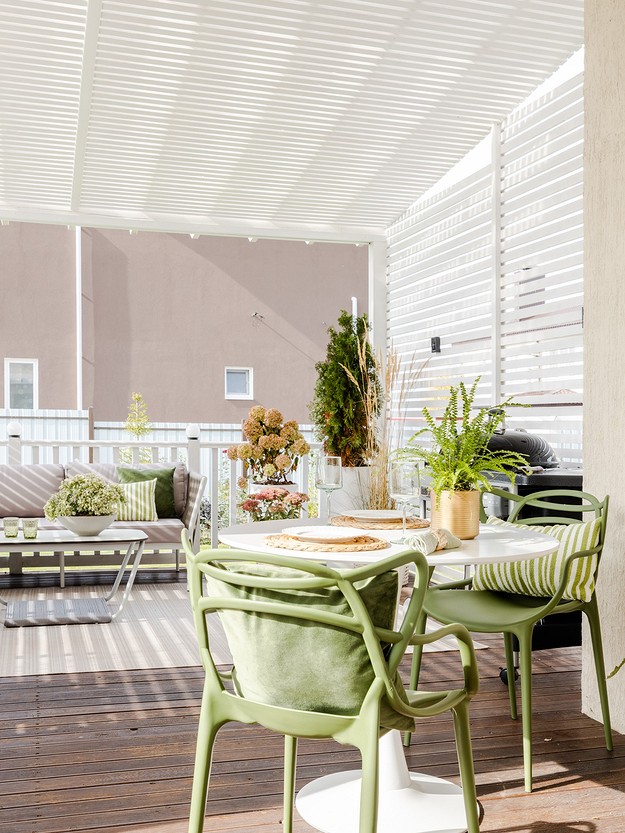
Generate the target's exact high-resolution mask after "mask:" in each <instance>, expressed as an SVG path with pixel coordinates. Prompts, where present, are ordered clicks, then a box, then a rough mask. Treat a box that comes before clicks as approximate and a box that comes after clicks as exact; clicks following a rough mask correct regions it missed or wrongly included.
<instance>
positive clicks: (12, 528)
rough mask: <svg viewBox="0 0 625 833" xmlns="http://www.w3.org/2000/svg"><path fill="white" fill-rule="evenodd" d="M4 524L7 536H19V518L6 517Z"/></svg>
mask: <svg viewBox="0 0 625 833" xmlns="http://www.w3.org/2000/svg"><path fill="white" fill-rule="evenodd" d="M2 524H3V527H4V537H5V538H17V533H18V531H19V528H20V519H19V518H4V519H3V521H2Z"/></svg>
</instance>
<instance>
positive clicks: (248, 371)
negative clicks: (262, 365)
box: [225, 367, 254, 399]
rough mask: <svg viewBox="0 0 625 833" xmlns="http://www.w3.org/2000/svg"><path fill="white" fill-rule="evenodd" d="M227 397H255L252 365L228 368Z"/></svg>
mask: <svg viewBox="0 0 625 833" xmlns="http://www.w3.org/2000/svg"><path fill="white" fill-rule="evenodd" d="M225 380H226V399H253V398H254V371H253V369H252V368H251V367H227V368H226V375H225Z"/></svg>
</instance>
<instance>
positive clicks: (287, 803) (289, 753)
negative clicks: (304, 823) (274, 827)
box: [282, 735, 297, 833]
mask: <svg viewBox="0 0 625 833" xmlns="http://www.w3.org/2000/svg"><path fill="white" fill-rule="evenodd" d="M296 766H297V738H294V737H293V736H292V735H285V736H284V807H283V813H282V829H283V831H284V833H293V802H294V800H295V769H296Z"/></svg>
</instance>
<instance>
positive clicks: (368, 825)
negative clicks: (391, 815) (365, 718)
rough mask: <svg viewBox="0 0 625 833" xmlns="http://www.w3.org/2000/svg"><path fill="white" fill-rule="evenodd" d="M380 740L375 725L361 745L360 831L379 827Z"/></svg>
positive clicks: (369, 831)
mask: <svg viewBox="0 0 625 833" xmlns="http://www.w3.org/2000/svg"><path fill="white" fill-rule="evenodd" d="M372 725H373V724H372ZM378 741H379V732H378V727H377V725H375V727H374V731H371V732H369V735H368V737H367V739H366V740H365V741H364V742H363V743H362V744H361V746H360V754H361V756H362V778H361V781H360V823H359V826H358V831H359V833H377V829H378V789H379V787H378V784H379V778H378V754H379V753H378Z"/></svg>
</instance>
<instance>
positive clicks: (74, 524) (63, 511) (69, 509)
mask: <svg viewBox="0 0 625 833" xmlns="http://www.w3.org/2000/svg"><path fill="white" fill-rule="evenodd" d="M125 500H126V498H125V497H124V493H123V491H122V488H121V486H118V485H117V484H116V483H109V482H108V481H107V480H105V479H104V478H103V477H99V476H98V475H97V474H77V475H76V476H75V477H69V478H68V479H67V480H64V481H63V483H61V485H60V486H59V489H58V491H57V492H55V493H54V494H53V495H52V496H51V497H50V499H49V500H48V502H47V503H46V505H45V506H44V513H45V516H46V518H47V519H48V520H49V521H54V520H58V522H59V523H60V524H62V525H63V526H64V527H65V528H66V529H69V530H70V532H74V533H75V534H76V535H80V536H84V537H89V536H92V535H99V534H100V532H102V530H103V529H106V527H107V526H109V525H110V524H111V523H112V522H113V521H114V520H115V510H116V508H117V506H118V504H120V503H124V502H125Z"/></svg>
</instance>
